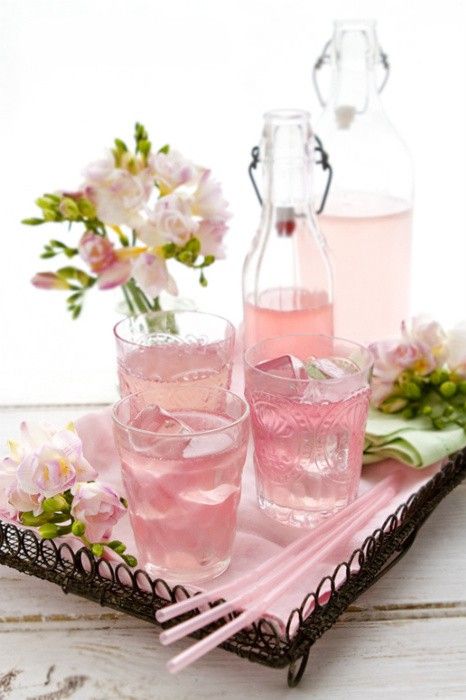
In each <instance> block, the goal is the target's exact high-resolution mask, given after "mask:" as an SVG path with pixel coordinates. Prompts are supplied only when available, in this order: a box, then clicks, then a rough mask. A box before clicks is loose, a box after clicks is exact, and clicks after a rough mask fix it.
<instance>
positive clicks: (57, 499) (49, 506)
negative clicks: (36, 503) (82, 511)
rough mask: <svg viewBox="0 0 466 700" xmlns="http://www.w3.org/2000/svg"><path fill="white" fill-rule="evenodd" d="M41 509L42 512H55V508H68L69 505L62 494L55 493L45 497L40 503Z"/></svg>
mask: <svg viewBox="0 0 466 700" xmlns="http://www.w3.org/2000/svg"><path fill="white" fill-rule="evenodd" d="M42 510H43V511H44V513H55V511H57V510H69V506H68V503H67V501H66V500H65V499H64V498H63V496H60V495H57V496H51V497H50V498H46V499H45V501H43V503H42Z"/></svg>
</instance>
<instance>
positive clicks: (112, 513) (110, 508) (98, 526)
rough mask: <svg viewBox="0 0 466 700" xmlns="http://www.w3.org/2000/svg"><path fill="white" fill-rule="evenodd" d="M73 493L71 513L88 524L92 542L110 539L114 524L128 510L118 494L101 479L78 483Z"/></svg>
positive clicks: (88, 532) (87, 530) (73, 488)
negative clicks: (100, 480)
mask: <svg viewBox="0 0 466 700" xmlns="http://www.w3.org/2000/svg"><path fill="white" fill-rule="evenodd" d="M71 493H72V494H73V504H72V506H71V514H72V515H73V517H74V518H75V519H76V520H80V521H81V522H83V523H84V524H85V525H86V532H85V535H86V537H87V539H88V540H90V541H91V542H101V541H102V540H106V539H109V538H110V536H111V534H112V528H113V526H114V525H116V523H117V522H118V520H119V519H120V518H121V517H122V515H124V514H125V512H126V509H125V507H124V505H123V504H122V503H121V501H120V498H119V496H118V494H117V493H116V492H115V491H114V490H113V489H112V487H111V486H108V485H106V484H102V483H101V482H99V481H91V482H88V483H76V484H75V485H74V486H73V487H72V489H71Z"/></svg>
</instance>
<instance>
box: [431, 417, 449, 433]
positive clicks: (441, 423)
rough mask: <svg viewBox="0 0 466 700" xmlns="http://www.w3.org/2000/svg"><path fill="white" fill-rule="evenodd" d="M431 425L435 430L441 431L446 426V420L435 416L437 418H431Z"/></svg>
mask: <svg viewBox="0 0 466 700" xmlns="http://www.w3.org/2000/svg"><path fill="white" fill-rule="evenodd" d="M432 424H433V426H434V428H437V430H443V429H444V428H446V426H447V420H446V419H445V418H443V417H442V416H437V418H432Z"/></svg>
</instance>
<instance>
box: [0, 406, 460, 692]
mask: <svg viewBox="0 0 466 700" xmlns="http://www.w3.org/2000/svg"><path fill="white" fill-rule="evenodd" d="M89 408H90V407H85V406H79V407H78V406H67V407H60V408H53V407H47V408H44V407H35V408H24V407H23V408H3V409H0V411H1V413H0V439H1V440H2V443H4V441H5V439H6V437H7V436H11V435H14V434H15V433H16V431H17V424H18V422H19V420H20V419H22V418H24V417H25V416H26V417H28V418H29V419H32V420H34V419H39V418H44V416H46V417H47V418H48V419H49V420H51V421H52V422H57V423H62V422H65V421H67V420H69V419H70V418H72V417H76V416H77V415H79V414H81V413H84V412H85V411H86V410H89ZM465 541H466V485H462V486H460V487H458V488H457V489H456V490H455V491H454V492H453V493H451V494H450V495H449V496H447V498H446V499H445V500H444V501H443V502H442V503H441V504H440V506H439V507H438V508H437V509H436V511H435V512H434V513H433V515H432V516H431V518H430V519H429V520H428V522H427V523H426V524H425V526H424V527H423V528H422V530H421V532H420V535H419V537H418V539H417V541H416V542H415V544H414V546H413V548H412V549H411V551H410V552H409V553H408V554H407V555H406V557H405V558H404V559H403V560H402V561H401V562H400V563H399V564H398V565H397V566H396V567H395V568H394V569H393V570H392V571H391V572H390V573H388V574H387V575H386V576H385V577H383V578H382V579H381V581H379V582H378V583H377V584H376V585H375V586H374V587H373V588H372V589H371V590H370V591H368V592H367V593H366V594H364V595H363V596H362V597H361V598H359V600H358V601H357V604H356V605H353V606H352V607H351V608H350V609H349V610H348V612H347V613H346V614H345V615H344V616H343V617H342V618H340V621H339V622H338V623H337V624H336V625H335V627H334V628H332V629H331V630H330V631H329V632H327V633H326V634H325V635H324V637H323V638H322V639H321V640H320V641H319V642H317V643H316V645H315V646H314V647H313V649H312V650H311V654H310V657H309V663H308V667H307V671H306V673H305V675H304V678H303V680H302V681H301V684H300V685H299V686H298V687H297V688H295V689H292V690H290V689H288V688H287V687H286V674H285V671H284V670H281V671H276V670H273V669H269V668H266V667H262V666H260V665H258V664H251V663H249V662H248V661H245V660H243V659H240V658H238V657H236V656H234V655H233V654H230V653H227V652H225V651H223V650H218V651H215V652H212V653H210V654H209V655H208V656H207V657H205V658H204V659H202V660H201V661H200V662H198V663H197V664H196V665H194V666H193V667H191V668H189V669H187V670H186V671H184V672H182V673H181V674H179V675H178V676H170V675H169V674H168V673H167V672H166V671H165V662H166V661H167V660H168V658H169V657H170V656H171V655H172V654H173V649H167V648H164V647H162V646H161V645H160V644H159V642H158V639H157V628H155V627H153V626H152V625H150V624H148V623H144V622H141V621H138V620H136V619H135V618H132V617H128V616H126V615H124V614H120V613H116V612H113V611H112V610H110V609H108V608H101V607H99V606H97V605H96V604H94V603H91V602H88V601H86V600H84V599H81V598H78V597H76V596H73V595H69V596H65V595H64V594H63V593H62V592H61V590H60V589H59V588H58V587H57V586H55V585H54V584H52V583H48V582H45V581H39V580H36V579H33V578H31V577H28V576H26V575H24V574H20V573H18V572H16V571H15V570H13V569H8V568H6V567H0V700H4V699H5V700H17V699H18V700H21V699H23V698H24V700H26V699H29V700H32V699H34V700H39V699H41V700H66V699H67V698H73V700H78V699H85V700H107V699H109V700H110V699H113V698H123V699H128V700H129V699H130V698H131V699H133V698H134V699H137V700H146V699H147V700H153V699H155V700H165V699H167V700H184V699H185V698H186V699H189V700H194V699H196V698H199V699H201V698H202V700H204V699H205V700H208V699H209V698H222V700H229V699H231V700H237V699H238V698H245V699H249V698H266V699H267V700H274V699H275V698H296V699H298V698H311V697H312V698H313V699H320V698H322V699H327V698H332V700H333V699H337V698H344V699H345V700H347V699H349V698H356V699H357V700H359V699H360V698H384V699H385V698H397V699H399V698H400V697H402V698H422V699H423V700H426V699H427V698H441V699H442V700H445V698H466V551H465V550H466V547H465ZM182 647H183V644H182V643H179V644H178V645H177V649H181V648H182Z"/></svg>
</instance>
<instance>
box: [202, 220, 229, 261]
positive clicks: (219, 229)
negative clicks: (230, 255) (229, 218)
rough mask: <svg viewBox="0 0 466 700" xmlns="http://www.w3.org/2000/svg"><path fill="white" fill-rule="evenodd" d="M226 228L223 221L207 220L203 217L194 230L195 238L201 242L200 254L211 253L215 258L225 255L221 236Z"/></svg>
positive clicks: (222, 236)
mask: <svg viewBox="0 0 466 700" xmlns="http://www.w3.org/2000/svg"><path fill="white" fill-rule="evenodd" d="M227 230H228V227H227V225H226V223H225V222H224V221H209V220H207V219H204V220H203V221H201V222H200V224H199V228H198V229H197V231H196V238H198V240H199V242H200V244H201V253H202V255H213V256H214V257H215V259H219V258H224V257H225V248H224V246H223V238H224V236H225V234H226V232H227Z"/></svg>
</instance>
